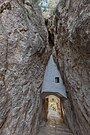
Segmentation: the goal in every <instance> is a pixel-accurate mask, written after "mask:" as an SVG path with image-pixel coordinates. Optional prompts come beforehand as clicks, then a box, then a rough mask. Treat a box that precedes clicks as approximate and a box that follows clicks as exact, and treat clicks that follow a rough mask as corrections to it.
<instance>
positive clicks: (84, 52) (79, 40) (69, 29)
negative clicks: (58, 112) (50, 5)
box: [55, 0, 90, 135]
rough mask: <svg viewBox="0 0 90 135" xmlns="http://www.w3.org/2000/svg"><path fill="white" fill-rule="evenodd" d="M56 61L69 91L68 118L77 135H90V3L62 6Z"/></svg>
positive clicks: (74, 1) (69, 1)
mask: <svg viewBox="0 0 90 135" xmlns="http://www.w3.org/2000/svg"><path fill="white" fill-rule="evenodd" d="M57 14H58V18H57V21H56V20H55V23H57V27H58V28H57V35H55V37H56V39H55V41H56V45H55V50H56V58H57V61H58V65H59V69H60V71H61V74H62V78H63V80H64V84H65V86H66V89H67V95H68V99H69V100H66V101H64V104H63V106H64V111H65V117H66V119H67V122H68V124H69V127H70V128H71V129H72V131H73V133H74V134H75V135H89V134H90V1H89V0H67V1H66V2H64V3H62V4H60V5H59V6H58V13H57Z"/></svg>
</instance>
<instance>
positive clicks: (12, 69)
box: [0, 0, 49, 135]
mask: <svg viewBox="0 0 90 135" xmlns="http://www.w3.org/2000/svg"><path fill="white" fill-rule="evenodd" d="M29 2H30V1H28V2H27V3H26V4H23V2H22V1H19V0H4V1H3V0H2V1H1V0H0V135H35V134H36V129H37V126H38V124H39V117H40V91H41V85H42V80H43V79H42V77H43V74H44V69H45V65H46V64H45V63H46V62H47V59H48V55H49V53H48V54H47V52H48V50H47V49H46V46H47V44H48V43H47V32H46V28H45V25H44V20H43V18H42V16H41V11H40V10H36V9H34V8H33V7H32V6H31V5H29V4H30V3H29Z"/></svg>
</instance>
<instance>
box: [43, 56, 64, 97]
mask: <svg viewBox="0 0 90 135" xmlns="http://www.w3.org/2000/svg"><path fill="white" fill-rule="evenodd" d="M55 77H59V80H60V82H59V83H55ZM42 92H58V93H59V94H60V95H62V96H64V97H66V90H65V87H64V85H63V81H62V79H61V75H60V72H59V70H58V69H57V66H56V64H55V62H54V60H53V57H52V55H51V57H50V60H49V62H48V65H47V67H46V71H45V76H44V80H43V86H42Z"/></svg>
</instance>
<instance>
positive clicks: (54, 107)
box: [42, 95, 63, 125]
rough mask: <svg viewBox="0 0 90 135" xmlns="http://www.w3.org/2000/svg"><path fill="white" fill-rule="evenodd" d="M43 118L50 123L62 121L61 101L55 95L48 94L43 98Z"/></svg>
mask: <svg viewBox="0 0 90 135" xmlns="http://www.w3.org/2000/svg"><path fill="white" fill-rule="evenodd" d="M42 107H43V119H44V121H45V122H47V123H48V124H50V125H55V124H59V123H61V122H63V107H62V101H61V99H60V98H59V97H57V96H56V95H48V96H46V97H45V99H43V105H42Z"/></svg>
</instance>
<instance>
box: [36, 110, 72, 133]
mask: <svg viewBox="0 0 90 135" xmlns="http://www.w3.org/2000/svg"><path fill="white" fill-rule="evenodd" d="M47 118H48V121H47V123H46V124H45V125H41V126H40V131H39V133H38V135H73V134H72V133H71V132H70V129H69V128H68V127H67V126H66V125H65V124H64V122H63V120H62V118H60V117H59V116H58V114H57V112H56V111H54V110H49V113H48V116H47Z"/></svg>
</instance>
